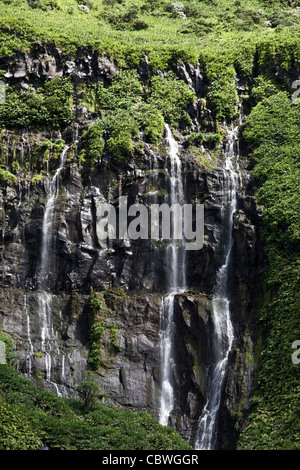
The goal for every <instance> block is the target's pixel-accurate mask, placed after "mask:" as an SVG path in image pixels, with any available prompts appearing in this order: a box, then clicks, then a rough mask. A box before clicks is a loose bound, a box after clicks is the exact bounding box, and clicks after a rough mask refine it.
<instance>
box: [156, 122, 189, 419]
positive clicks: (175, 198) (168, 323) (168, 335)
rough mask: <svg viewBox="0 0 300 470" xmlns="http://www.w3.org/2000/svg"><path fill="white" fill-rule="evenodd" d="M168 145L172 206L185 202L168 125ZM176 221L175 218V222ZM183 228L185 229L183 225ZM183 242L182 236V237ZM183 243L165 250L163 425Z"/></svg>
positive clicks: (169, 404)
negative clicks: (166, 281) (168, 274)
mask: <svg viewBox="0 0 300 470" xmlns="http://www.w3.org/2000/svg"><path fill="white" fill-rule="evenodd" d="M166 146H167V149H168V157H169V163H170V171H168V168H166V172H167V173H169V178H170V195H169V203H170V206H172V205H173V204H180V205H182V204H183V201H184V199H183V185H182V172H181V160H180V158H179V156H178V151H179V148H178V144H177V142H176V140H175V139H174V137H173V135H172V132H171V130H170V128H169V126H167V125H166ZM167 164H168V161H167ZM174 223H176V221H174ZM181 229H182V228H181ZM182 242H183V237H182ZM180 245H181V244H180V243H178V240H174V239H173V238H172V239H171V240H170V243H169V246H168V247H167V250H166V257H167V260H166V261H167V266H168V270H169V273H170V276H169V286H168V289H169V293H168V294H167V295H166V296H165V297H164V298H163V300H162V303H161V308H160V319H161V320H160V321H161V328H160V331H161V335H160V355H161V381H162V386H161V397H160V415H159V422H160V424H162V425H164V426H167V425H168V423H169V417H170V414H171V412H172V410H173V407H174V391H173V384H172V368H173V366H174V359H173V352H174V330H175V325H174V321H173V316H174V300H175V295H176V294H178V293H180V292H183V291H184V290H185V284H186V269H185V249H184V247H183V249H181V250H180Z"/></svg>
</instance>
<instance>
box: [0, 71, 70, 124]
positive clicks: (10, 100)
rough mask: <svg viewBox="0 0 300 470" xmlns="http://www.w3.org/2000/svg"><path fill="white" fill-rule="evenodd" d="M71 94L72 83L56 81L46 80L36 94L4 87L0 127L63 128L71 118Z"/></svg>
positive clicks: (0, 108)
mask: <svg viewBox="0 0 300 470" xmlns="http://www.w3.org/2000/svg"><path fill="white" fill-rule="evenodd" d="M72 91H73V86H72V84H71V83H70V82H69V81H68V80H64V79H60V78H55V79H53V80H48V81H47V82H46V83H45V84H44V86H42V87H39V88H38V89H37V90H36V91H35V90H33V89H30V90H28V91H21V90H19V89H16V88H15V87H8V89H7V91H6V100H5V103H4V104H2V105H1V106H0V127H7V128H11V127H13V128H16V127H23V128H24V127H25V128H26V127H27V128H29V127H50V128H57V129H59V128H61V127H65V126H66V125H67V124H69V123H70V122H71V120H72V117H73V116H72V103H71V94H72Z"/></svg>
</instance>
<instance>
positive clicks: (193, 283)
mask: <svg viewBox="0 0 300 470" xmlns="http://www.w3.org/2000/svg"><path fill="white" fill-rule="evenodd" d="M5 65H6V68H7V74H6V78H7V80H11V81H14V80H21V81H22V86H23V87H24V88H26V87H27V85H28V84H29V83H31V80H32V77H33V76H34V77H44V78H45V77H46V78H51V77H55V76H57V75H62V74H68V73H75V72H76V77H77V78H78V79H88V80H99V79H103V80H104V81H109V80H110V79H111V77H112V76H113V75H114V74H115V73H116V65H115V64H114V63H112V62H110V61H108V60H107V59H103V58H99V57H97V56H96V55H95V54H92V52H90V53H87V51H82V53H81V54H79V56H78V60H77V62H71V61H63V60H62V56H61V53H60V51H46V50H39V51H38V52H35V54H33V55H32V56H24V55H20V56H18V57H17V58H16V61H15V62H14V63H11V64H9V66H8V64H5ZM74 71H75V72H74ZM149 73H150V71H149V69H148V67H147V63H146V62H145V63H143V64H141V67H140V74H141V76H148V74H149ZM177 73H178V74H179V76H181V77H182V78H183V79H184V80H186V81H187V82H188V83H189V84H190V86H191V87H193V88H194V90H195V91H196V93H197V96H198V98H199V99H200V97H201V95H202V94H203V93H204V91H203V88H201V84H203V78H202V75H201V73H200V70H199V68H198V69H197V68H192V67H191V66H185V65H184V64H181V65H180V66H179V67H178V70H177ZM82 112H83V113H84V110H81V116H82ZM197 113H199V109H198V108H197V105H195V106H194V107H193V109H191V110H190V114H191V116H192V118H193V120H194V121H195V122H196V121H197ZM88 122H89V121H88V120H86V119H84V118H82V119H81V120H80V119H79V120H78V122H77V123H76V124H75V125H72V126H70V127H69V128H67V129H65V130H63V131H61V132H58V133H55V132H49V131H43V132H41V131H30V132H28V131H26V130H23V131H7V132H6V133H5V134H4V135H3V139H2V161H3V159H6V161H7V163H9V162H11V161H12V160H17V161H19V164H20V170H19V174H18V184H17V185H16V186H15V187H10V186H6V187H1V192H0V201H1V206H0V207H1V221H2V227H1V266H2V267H1V291H0V296H1V297H0V298H1V303H0V327H1V328H2V329H3V330H4V331H6V332H7V333H9V334H10V335H11V336H12V338H13V339H14V343H15V354H16V357H17V358H18V360H19V366H18V368H19V370H20V372H22V373H23V374H24V375H27V376H29V377H31V378H32V379H33V380H34V381H36V382H37V383H38V384H39V385H40V386H41V387H43V388H46V389H49V390H51V391H54V392H55V393H58V394H60V395H63V396H71V395H73V394H74V389H75V387H76V385H78V383H79V382H80V380H81V379H82V377H83V372H84V370H85V369H87V368H90V367H93V368H94V370H95V376H96V378H97V381H98V382H99V385H100V387H101V390H102V391H103V395H104V399H105V400H106V401H107V402H109V403H113V404H114V405H117V406H120V407H130V408H131V409H133V410H147V411H150V412H151V413H153V414H154V415H155V416H156V417H158V414H159V406H160V404H159V400H160V389H161V370H160V362H161V357H160V320H161V319H160V306H161V301H162V297H163V295H164V294H165V292H166V286H167V280H168V276H169V266H168V264H167V263H166V256H165V252H166V246H165V245H164V244H163V243H161V244H157V243H155V242H153V241H151V240H135V241H133V240H113V241H111V242H109V244H108V245H106V246H104V245H103V243H102V242H101V240H99V233H98V226H97V224H98V221H99V206H100V205H101V203H102V202H109V203H110V204H112V205H115V207H117V205H118V200H119V196H120V195H126V196H128V201H129V203H131V204H132V203H135V202H140V203H142V204H145V205H148V204H150V203H151V202H157V203H162V202H163V201H164V197H165V195H166V194H168V192H169V189H170V188H169V184H170V183H169V177H168V173H167V171H166V148H165V143H164V142H162V143H161V145H160V146H158V147H153V146H151V145H150V144H146V143H143V148H142V150H141V152H140V153H139V154H138V155H136V156H135V158H134V159H133V160H132V162H131V163H130V164H128V165H126V166H123V167H119V168H118V167H116V166H115V165H114V164H113V163H112V162H111V161H110V160H109V157H108V156H107V157H104V158H102V161H101V162H100V163H99V164H98V165H96V166H95V168H94V170H93V171H92V172H91V173H89V174H87V173H86V172H85V170H84V168H82V167H81V166H80V164H79V162H78V158H77V156H78V143H79V141H80V138H81V135H82V131H83V130H84V129H85V128H86V127H87V125H88ZM176 138H177V140H178V141H179V143H180V158H181V161H182V173H183V175H184V178H183V191H184V195H185V199H186V202H187V203H195V202H198V203H202V204H204V206H205V241H204V246H203V248H202V249H201V250H199V251H197V252H194V251H190V252H187V259H186V273H187V286H188V288H187V291H186V292H185V293H180V294H178V295H176V297H175V309H174V322H175V324H176V335H175V344H176V354H175V357H174V367H173V380H174V391H175V404H174V410H173V413H172V416H171V419H170V421H171V424H172V425H173V426H175V427H176V428H177V429H178V430H179V431H180V432H181V433H182V435H183V436H184V437H185V438H186V439H187V440H188V441H189V442H190V443H191V444H192V445H193V444H194V440H195V433H196V430H197V423H198V420H199V416H200V414H201V411H202V409H203V406H204V404H205V401H206V384H207V370H208V367H209V364H210V361H211V338H212V335H213V323H212V306H211V295H212V291H213V286H214V284H215V281H216V273H217V271H218V269H219V268H220V266H221V264H222V256H221V251H222V250H221V248H222V244H223V243H224V240H223V238H224V233H223V230H222V224H221V220H222V217H221V213H222V207H223V203H224V201H223V200H222V197H223V196H222V194H223V193H222V184H223V183H222V182H223V178H224V172H223V165H224V152H223V150H224V149H223V146H222V144H221V146H220V152H219V153H218V158H214V159H210V157H209V154H208V153H207V151H205V149H203V152H204V153H203V157H204V162H206V164H205V165H203V159H202V160H199V155H198V154H197V155H195V154H193V152H191V151H190V150H189V149H188V148H187V147H186V145H185V137H184V136H182V135H177V136H176ZM58 139H62V140H63V144H62V145H61V147H60V148H59V150H56V153H55V152H54V153H52V154H50V155H49V158H48V160H47V161H43V160H39V161H38V163H39V165H40V166H41V167H43V168H44V169H47V170H48V173H47V175H46V173H45V175H44V177H42V178H35V179H34V178H33V176H34V171H33V168H32V167H31V166H30V163H29V164H28V165H27V168H26V170H25V168H24V166H25V165H24V166H22V163H23V162H30V161H31V160H30V158H31V157H30V156H31V155H32V149H33V148H34V146H35V145H36V143H37V142H39V143H41V142H43V141H45V140H50V141H52V142H55V141H57V140H58ZM64 150H65V152H66V160H65V162H64V164H63V165H61V167H60V169H59V172H58V173H57V174H56V180H55V190H53V189H52V193H51V184H53V178H54V175H55V172H56V171H57V168H59V164H60V163H59V162H60V160H59V158H60V156H61V153H62V152H63V151H64ZM40 158H44V157H43V156H42V157H40ZM249 175H250V173H249V171H248V161H247V158H246V157H245V156H243V155H241V156H240V176H241V185H240V191H239V194H238V211H237V212H236V213H235V215H234V225H233V240H234V245H233V250H232V256H231V262H230V270H229V293H230V301H231V317H232V322H233V328H234V342H233V347H232V350H231V353H230V357H229V366H228V374H227V378H226V380H225V385H224V392H223V399H222V404H221V413H220V419H219V421H220V422H219V430H220V431H219V446H220V447H222V446H225V447H227V448H230V447H232V446H234V442H235V438H236V434H237V432H238V431H239V429H241V426H242V425H243V422H244V418H245V416H246V414H247V404H248V400H249V396H250V394H251V387H252V382H253V374H254V361H253V357H254V354H255V347H256V340H257V333H256V327H255V324H256V323H255V322H256V312H257V303H258V293H259V286H258V284H257V279H258V278H259V274H260V270H261V267H262V264H263V255H262V250H261V246H260V241H259V231H260V219H259V215H258V213H257V209H256V206H255V201H254V199H253V196H252V194H251V181H250V180H249V178H250V176H249ZM51 194H52V196H53V200H52V203H51V204H52V206H51V207H50V203H49V195H50V196H51ZM47 209H48V210H49V211H50V209H51V218H49V221H48V222H49V223H48V226H47V227H48V228H47V230H46V234H45V230H44V228H45V226H44V222H45V212H46V210H47ZM45 237H48V238H47V240H48V244H47V247H48V254H47V256H48V257H49V263H48V265H47V266H48V269H47V273H46V275H47V289H42V288H41V279H40V276H41V263H42V262H43V260H42V254H43V246H45ZM94 325H98V330H97V331H96V328H94V330H93V326H94ZM93 331H94V336H92V335H91V333H92V332H93ZM96 333H97V334H96ZM95 356H97V364H96V366H95V363H94V362H93V360H94V359H95Z"/></svg>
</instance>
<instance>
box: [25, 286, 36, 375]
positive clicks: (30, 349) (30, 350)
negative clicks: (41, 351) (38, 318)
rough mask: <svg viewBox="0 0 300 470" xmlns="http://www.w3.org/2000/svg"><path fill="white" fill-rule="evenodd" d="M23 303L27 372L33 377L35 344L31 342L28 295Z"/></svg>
mask: <svg viewBox="0 0 300 470" xmlns="http://www.w3.org/2000/svg"><path fill="white" fill-rule="evenodd" d="M23 303H24V312H25V316H26V327H27V356H26V370H27V376H28V377H30V376H31V370H32V356H33V353H34V351H33V344H32V341H31V328H30V316H29V312H28V306H27V296H26V294H25V295H24V297H23Z"/></svg>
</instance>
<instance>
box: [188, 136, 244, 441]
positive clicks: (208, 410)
mask: <svg viewBox="0 0 300 470" xmlns="http://www.w3.org/2000/svg"><path fill="white" fill-rule="evenodd" d="M237 131H238V129H237V128H234V129H232V130H229V129H228V130H227V142H226V147H225V167H224V189H223V197H224V208H223V217H222V222H223V227H222V228H223V231H224V233H225V235H226V237H225V241H224V253H223V256H224V263H223V265H222V266H221V268H220V269H219V271H218V273H217V278H216V284H215V287H214V292H213V299H212V311H213V323H214V337H213V341H212V349H213V351H212V353H213V364H212V367H213V370H212V372H211V374H210V376H209V378H208V384H207V402H206V404H205V407H204V409H203V411H202V415H201V417H200V420H199V423H198V430H197V436H196V444H195V449H196V450H212V449H215V447H216V441H217V431H218V429H217V427H218V423H217V420H218V411H219V408H220V402H221V395H222V390H223V384H224V378H225V374H226V370H227V363H228V356H229V352H230V349H231V346H232V342H233V328H232V324H231V320H230V305H229V299H228V290H227V281H228V268H229V262H230V254H231V249H232V244H233V239H232V226H233V214H234V212H235V211H236V209H237V189H238V182H239V171H238V157H239V155H238V151H237V152H236V151H235V145H236V142H237Z"/></svg>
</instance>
